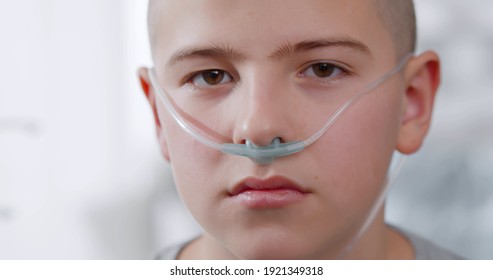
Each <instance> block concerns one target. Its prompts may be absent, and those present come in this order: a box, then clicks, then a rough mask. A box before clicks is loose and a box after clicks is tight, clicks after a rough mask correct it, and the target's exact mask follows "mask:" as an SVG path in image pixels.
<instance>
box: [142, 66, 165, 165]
mask: <svg viewBox="0 0 493 280" xmlns="http://www.w3.org/2000/svg"><path fill="white" fill-rule="evenodd" d="M138 75H139V80H140V86H141V87H142V91H144V94H145V96H146V98H147V101H149V104H150V105H151V109H152V114H153V115H154V123H155V124H156V134H157V138H158V141H159V146H160V147H161V153H162V154H163V156H164V158H165V159H166V160H167V161H170V157H169V153H168V145H167V143H166V137H165V133H164V132H163V129H162V126H161V122H160V120H159V116H158V112H157V107H156V95H155V94H154V90H153V89H152V85H151V82H150V79H149V72H148V69H147V68H145V67H141V68H139V71H138Z"/></svg>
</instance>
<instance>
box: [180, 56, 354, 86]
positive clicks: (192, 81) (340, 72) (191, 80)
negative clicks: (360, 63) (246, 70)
mask: <svg viewBox="0 0 493 280" xmlns="http://www.w3.org/2000/svg"><path fill="white" fill-rule="evenodd" d="M317 65H318V66H322V65H325V66H326V67H327V66H328V67H332V68H334V69H333V72H334V71H336V72H337V75H336V77H332V76H333V72H331V73H330V75H329V76H328V77H316V74H315V76H314V77H310V76H308V75H307V74H306V72H307V71H309V70H311V71H312V72H313V67H315V66H317ZM301 69H302V70H301V71H299V72H298V74H297V76H298V77H301V78H308V79H311V80H314V81H316V82H319V83H324V84H328V83H333V82H335V81H336V80H337V79H339V78H342V77H344V76H346V75H350V74H351V72H350V71H349V70H347V69H346V68H345V67H342V66H339V65H337V64H335V63H333V62H328V61H327V62H325V61H317V62H310V63H309V64H308V66H305V67H303V68H301ZM213 72H219V74H220V75H224V76H223V77H222V80H223V79H224V78H227V79H228V81H227V82H226V84H227V83H230V82H234V81H235V78H234V76H233V75H232V74H230V73H229V72H228V71H226V70H222V69H207V70H201V71H197V72H194V73H192V74H190V75H188V76H187V78H186V79H185V81H186V82H185V83H186V84H187V85H189V86H192V88H193V89H204V90H205V89H211V88H213V87H216V86H222V85H224V84H225V83H223V82H222V80H221V81H220V83H218V84H209V85H197V82H196V79H198V78H201V79H204V76H203V75H205V74H207V73H209V74H211V73H213ZM216 74H217V73H216ZM201 75H202V76H201ZM206 83H207V82H206Z"/></svg>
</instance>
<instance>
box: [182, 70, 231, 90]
mask: <svg viewBox="0 0 493 280" xmlns="http://www.w3.org/2000/svg"><path fill="white" fill-rule="evenodd" d="M232 80H233V78H232V77H231V75H230V74H229V73H228V72H226V71H224V70H219V69H211V70H204V71H200V72H198V73H196V74H195V75H193V76H192V78H191V79H190V82H191V83H192V84H193V85H194V86H197V87H210V86H217V85H221V84H226V83H229V82H231V81H232Z"/></svg>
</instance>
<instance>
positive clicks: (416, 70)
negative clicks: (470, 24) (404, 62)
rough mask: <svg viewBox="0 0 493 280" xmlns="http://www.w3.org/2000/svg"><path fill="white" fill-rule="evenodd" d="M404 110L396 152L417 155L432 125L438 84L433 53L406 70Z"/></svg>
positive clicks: (436, 58) (438, 64)
mask: <svg viewBox="0 0 493 280" xmlns="http://www.w3.org/2000/svg"><path fill="white" fill-rule="evenodd" d="M405 83H406V89H405V90H406V91H405V96H404V99H405V100H404V110H403V116H402V123H401V127H400V131H399V137H398V142H397V150H399V151H400V152H401V153H404V154H411V153H414V152H416V151H417V150H418V149H419V148H420V147H421V145H422V143H423V140H424V138H425V136H426V134H427V133H428V129H429V127H430V124H431V116H432V112H433V104H434V101H435V95H436V92H437V89H438V85H439V83H440V62H439V59H438V56H437V55H436V54H435V53H434V52H425V53H423V54H422V55H420V56H417V57H415V58H413V59H412V60H411V61H410V62H409V64H408V67H407V68H406V73H405Z"/></svg>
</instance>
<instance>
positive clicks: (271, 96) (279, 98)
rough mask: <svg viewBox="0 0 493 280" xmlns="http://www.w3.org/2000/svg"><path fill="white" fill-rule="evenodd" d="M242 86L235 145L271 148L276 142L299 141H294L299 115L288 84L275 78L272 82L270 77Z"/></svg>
mask: <svg viewBox="0 0 493 280" xmlns="http://www.w3.org/2000/svg"><path fill="white" fill-rule="evenodd" d="M252 76H253V75H252ZM242 86H243V88H241V89H238V90H239V94H241V98H240V99H239V100H240V102H241V104H240V106H238V107H237V108H238V112H237V113H238V114H237V116H238V117H237V121H236V125H235V129H234V132H233V142H234V143H236V144H245V143H247V142H248V143H253V144H255V145H256V146H267V145H270V144H271V143H272V142H273V140H274V139H276V138H279V140H280V142H281V143H285V142H289V141H294V140H299V139H294V137H295V132H294V129H293V128H294V127H293V126H294V125H295V124H294V122H293V119H294V114H295V112H293V111H292V109H293V106H291V103H292V101H293V100H292V98H290V96H288V95H289V92H288V90H287V88H288V86H286V85H285V83H284V85H283V83H282V82H280V80H279V79H275V78H273V77H272V76H271V77H270V79H269V78H268V76H267V75H264V76H263V77H262V76H261V75H257V76H253V77H251V78H250V79H249V80H248V81H245V79H244V80H243V84H242Z"/></svg>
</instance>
